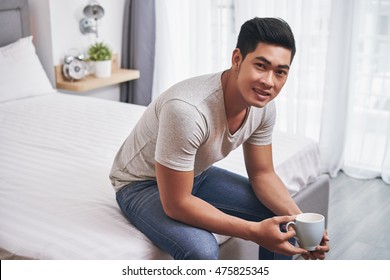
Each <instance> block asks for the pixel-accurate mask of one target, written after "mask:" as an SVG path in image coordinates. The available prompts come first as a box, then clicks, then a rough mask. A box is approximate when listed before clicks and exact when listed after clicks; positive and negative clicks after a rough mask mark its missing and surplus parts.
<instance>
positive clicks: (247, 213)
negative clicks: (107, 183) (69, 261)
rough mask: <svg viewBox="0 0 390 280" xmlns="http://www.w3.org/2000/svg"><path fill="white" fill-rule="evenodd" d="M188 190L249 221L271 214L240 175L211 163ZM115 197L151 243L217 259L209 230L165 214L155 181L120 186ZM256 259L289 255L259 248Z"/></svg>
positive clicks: (174, 252)
mask: <svg viewBox="0 0 390 280" xmlns="http://www.w3.org/2000/svg"><path fill="white" fill-rule="evenodd" d="M192 194H193V195H194V196H197V197H199V198H201V199H203V200H205V201H207V202H209V203H210V204H212V205H214V206H215V207H216V208H218V209H220V210H221V211H223V212H225V213H227V214H230V215H234V216H236V217H240V218H243V219H245V220H250V221H262V220H264V219H267V218H270V217H273V216H274V214H273V213H272V212H271V211H270V210H269V209H267V208H266V207H265V206H264V205H263V204H262V203H261V202H260V201H259V200H258V199H257V197H256V195H255V193H254V192H253V190H252V188H251V185H250V183H249V180H248V179H247V178H245V177H243V176H240V175H237V174H235V173H232V172H229V171H226V170H224V169H221V168H217V167H211V168H209V169H208V170H206V171H204V172H203V173H202V174H200V175H198V176H196V177H195V178H194V186H193V191H192ZM117 201H118V204H119V206H120V208H121V209H122V211H123V212H124V213H125V215H126V217H127V218H128V219H129V220H130V222H131V223H133V225H135V226H136V227H137V228H138V229H139V230H140V231H142V232H143V233H144V234H145V235H146V236H147V237H148V238H149V239H150V240H152V242H153V243H154V244H156V245H157V246H158V247H159V248H161V249H162V250H163V251H165V252H167V253H169V254H170V255H171V256H172V257H173V258H174V259H193V260H196V259H203V260H205V259H218V257H219V246H218V243H217V241H216V239H215V237H214V236H213V234H211V233H210V232H208V231H206V230H203V229H200V228H195V227H192V226H189V225H186V224H183V223H181V222H178V221H175V220H172V219H171V218H169V217H168V216H167V215H166V214H165V212H164V210H163V207H162V205H161V201H160V195H159V191H158V188H157V183H156V181H141V182H136V183H132V184H130V185H128V186H126V187H123V188H121V189H120V190H119V191H118V192H117ZM259 258H260V259H291V258H289V257H285V256H281V255H277V254H274V253H272V252H270V251H268V250H265V249H264V248H260V249H259Z"/></svg>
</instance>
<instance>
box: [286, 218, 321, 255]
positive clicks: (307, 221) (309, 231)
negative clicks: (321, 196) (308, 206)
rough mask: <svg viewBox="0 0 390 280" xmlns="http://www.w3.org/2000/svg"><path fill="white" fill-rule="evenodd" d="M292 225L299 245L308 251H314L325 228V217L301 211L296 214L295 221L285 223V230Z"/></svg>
mask: <svg viewBox="0 0 390 280" xmlns="http://www.w3.org/2000/svg"><path fill="white" fill-rule="evenodd" d="M289 226H293V227H294V229H295V231H296V233H297V235H296V237H295V239H297V241H298V243H299V246H300V247H301V248H303V249H306V250H308V251H314V250H315V248H316V247H317V246H318V245H319V244H320V243H321V240H322V237H323V235H324V230H325V217H324V216H322V215H321V214H317V213H302V214H299V215H297V217H296V219H295V222H289V223H287V224H286V230H288V229H289Z"/></svg>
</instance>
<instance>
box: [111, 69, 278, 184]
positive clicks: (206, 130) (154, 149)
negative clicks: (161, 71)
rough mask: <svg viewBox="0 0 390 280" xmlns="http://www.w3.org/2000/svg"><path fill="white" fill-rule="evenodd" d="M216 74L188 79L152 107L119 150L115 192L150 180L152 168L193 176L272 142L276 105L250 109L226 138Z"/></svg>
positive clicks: (113, 172) (114, 168)
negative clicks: (244, 147) (246, 146)
mask: <svg viewBox="0 0 390 280" xmlns="http://www.w3.org/2000/svg"><path fill="white" fill-rule="evenodd" d="M221 75H222V72H221V73H216V74H210V75H204V76H199V77H195V78H191V79H188V80H185V81H183V82H180V83H178V84H176V85H174V86H173V87H171V88H169V89H168V90H167V91H166V92H164V93H163V94H161V95H160V96H159V97H158V98H157V99H156V100H155V101H153V102H152V103H151V104H150V105H149V106H148V108H147V109H146V111H145V112H144V114H143V116H142V117H141V119H140V120H139V121H138V123H137V125H136V126H135V128H134V129H133V131H132V132H131V134H130V135H129V136H128V138H127V139H126V140H125V142H124V143H123V145H122V147H121V148H120V149H119V151H118V153H117V155H116V157H115V160H114V163H113V166H112V169H111V172H110V179H111V182H112V184H113V186H114V189H115V190H119V189H120V188H121V187H123V186H125V185H127V184H129V183H131V182H134V181H142V180H155V179H156V174H155V162H156V161H157V162H158V163H160V164H162V165H164V166H166V167H168V168H171V169H174V170H178V171H191V170H194V173H195V176H196V175H198V174H200V173H201V172H202V171H204V170H206V169H207V168H209V167H210V166H211V165H212V164H213V163H215V162H217V161H219V160H221V159H223V158H224V157H226V156H227V155H228V154H229V153H230V152H231V151H232V150H234V149H235V148H237V147H238V146H239V145H241V144H242V143H244V142H248V143H251V144H254V145H268V144H270V143H271V141H272V130H273V126H274V123H275V104H274V102H273V101H271V102H269V103H268V104H267V105H266V106H265V107H264V108H256V107H250V108H249V110H248V113H247V115H246V118H245V120H244V122H243V124H242V125H241V127H240V128H239V129H238V130H237V131H236V132H235V133H234V134H233V135H232V134H230V132H229V128H228V124H227V120H226V114H225V106H224V98H223V91H222V84H221Z"/></svg>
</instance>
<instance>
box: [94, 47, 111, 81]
mask: <svg viewBox="0 0 390 280" xmlns="http://www.w3.org/2000/svg"><path fill="white" fill-rule="evenodd" d="M88 56H89V60H90V61H93V62H94V67H95V76H96V77H98V78H107V77H110V76H111V67H112V61H111V60H112V51H111V49H110V48H109V46H108V45H106V44H104V43H95V44H93V45H91V46H90V47H89V49H88Z"/></svg>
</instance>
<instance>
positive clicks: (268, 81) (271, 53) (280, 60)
mask: <svg viewBox="0 0 390 280" xmlns="http://www.w3.org/2000/svg"><path fill="white" fill-rule="evenodd" d="M290 60H291V50H289V49H287V48H284V47H281V46H277V45H272V44H267V43H259V44H258V45H257V48H256V49H255V50H254V51H253V52H251V53H248V54H247V56H246V57H245V59H244V60H242V56H241V53H240V51H239V50H238V49H236V50H235V53H233V67H236V68H235V69H236V70H237V71H238V76H237V87H238V90H239V92H240V93H241V95H242V98H243V99H244V101H245V103H247V105H248V106H255V107H259V108H262V107H264V106H265V105H266V104H267V103H268V102H270V101H271V100H272V99H274V98H275V97H276V96H277V95H278V94H279V92H280V91H281V89H282V88H283V86H284V84H285V83H286V80H287V77H288V73H289V69H290Z"/></svg>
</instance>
